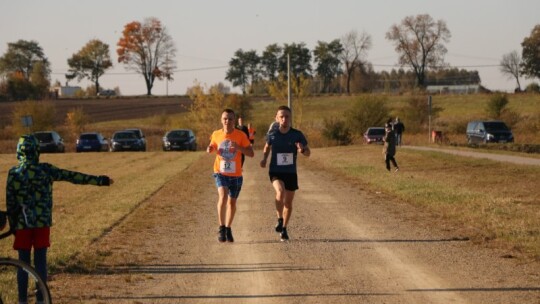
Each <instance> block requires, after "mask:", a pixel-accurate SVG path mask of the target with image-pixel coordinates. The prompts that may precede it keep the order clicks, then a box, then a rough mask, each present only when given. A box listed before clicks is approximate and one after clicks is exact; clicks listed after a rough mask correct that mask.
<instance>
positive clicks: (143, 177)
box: [0, 152, 203, 268]
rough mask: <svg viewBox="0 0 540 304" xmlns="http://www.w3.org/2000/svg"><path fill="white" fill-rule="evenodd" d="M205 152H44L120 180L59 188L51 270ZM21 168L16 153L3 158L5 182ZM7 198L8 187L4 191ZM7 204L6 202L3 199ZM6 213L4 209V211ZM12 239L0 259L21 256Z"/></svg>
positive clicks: (0, 248)
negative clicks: (12, 170) (12, 169)
mask: <svg viewBox="0 0 540 304" xmlns="http://www.w3.org/2000/svg"><path fill="white" fill-rule="evenodd" d="M201 155H203V154H202V153H201V152H170V153H165V152H147V153H137V152H124V153H82V154H74V153H67V154H43V155H42V156H41V161H42V162H50V163H52V164H54V165H56V166H58V167H60V168H64V169H69V170H75V171H80V172H84V173H88V174H93V175H108V176H110V177H111V178H113V179H114V181H115V182H114V185H112V186H111V187H96V186H90V185H73V184H70V183H66V182H56V183H55V184H54V195H53V196H54V207H53V227H52V230H51V242H52V247H51V250H50V252H49V261H50V264H51V267H52V268H54V267H55V265H62V264H64V263H66V261H67V260H68V259H69V258H70V257H72V256H74V255H75V254H77V253H78V252H79V251H80V250H82V249H83V248H85V247H87V246H89V245H90V244H91V243H92V240H94V239H96V238H98V237H99V236H101V235H102V234H104V233H105V232H106V231H108V230H109V229H110V228H111V227H113V226H114V225H115V223H117V222H118V221H120V220H121V219H122V218H123V217H125V216H126V215H127V214H129V213H130V212H131V211H132V210H134V208H136V207H137V206H138V205H139V204H141V203H142V202H144V201H145V200H146V199H147V198H148V197H150V196H151V195H152V194H153V193H155V192H156V191H157V190H159V189H160V188H161V187H162V186H163V185H164V184H165V183H167V182H168V181H169V180H171V179H173V178H174V177H175V176H176V175H178V174H179V173H180V172H181V171H183V170H184V169H186V168H187V167H188V166H189V165H190V164H191V163H192V162H193V161H195V160H196V159H198V158H199V157H200V156H201ZM15 164H16V159H15V155H7V154H4V155H0V184H2V185H5V183H6V177H7V171H8V170H9V168H10V167H12V166H13V165H15ZM0 189H1V190H0V196H1V197H3V198H5V195H6V194H5V186H3V187H1V188H0ZM2 201H3V200H2ZM1 209H2V210H5V205H4V207H2V208H1ZM11 246H12V239H11V238H10V239H9V240H4V241H3V242H1V243H0V256H15V252H14V251H13V250H12V249H11Z"/></svg>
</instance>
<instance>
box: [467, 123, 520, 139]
mask: <svg viewBox="0 0 540 304" xmlns="http://www.w3.org/2000/svg"><path fill="white" fill-rule="evenodd" d="M492 142H496V143H507V142H514V135H513V134H512V130H510V128H508V126H507V125H506V124H505V123H504V122H502V121H500V120H490V121H479V120H477V121H471V122H469V123H468V124H467V143H469V144H473V143H492Z"/></svg>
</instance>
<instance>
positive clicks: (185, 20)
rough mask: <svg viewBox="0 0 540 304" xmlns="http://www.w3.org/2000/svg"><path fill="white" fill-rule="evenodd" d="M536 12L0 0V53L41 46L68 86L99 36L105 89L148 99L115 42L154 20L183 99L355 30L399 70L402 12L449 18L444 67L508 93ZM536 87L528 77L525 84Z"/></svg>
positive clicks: (456, 0) (383, 64)
mask: <svg viewBox="0 0 540 304" xmlns="http://www.w3.org/2000/svg"><path fill="white" fill-rule="evenodd" d="M539 12H540V1H539V0H515V1H510V0H453V1H439V0H431V1H428V0H407V1H402V0H395V1H390V0H377V1H361V0H333V1H329V0H326V1H319V0H267V1H262V0H242V1H238V0H227V1H224V0H212V1H210V0H208V1H204V0H187V1H182V0H177V1H162V0H154V1H140V0H130V1H126V0H109V1H103V0H94V1H73V0H70V1H68V0H51V1H38V0H17V1H7V0H6V1H2V2H0V55H3V54H4V53H5V51H6V49H7V43H8V42H15V41H17V40H19V39H24V40H35V41H37V42H38V43H39V44H40V45H41V47H42V48H43V49H44V52H45V54H46V56H47V57H48V58H49V60H50V62H51V68H52V72H53V75H52V81H55V80H59V81H60V82H62V83H65V77H64V74H65V73H66V71H67V69H68V66H67V58H69V57H71V56H72V54H73V53H76V52H77V51H78V50H80V49H81V48H82V47H83V46H84V45H85V44H86V43H87V42H88V41H89V40H91V39H100V40H101V41H103V42H104V43H107V44H109V46H110V49H111V56H112V58H113V61H114V68H113V69H111V70H109V71H108V73H107V74H105V75H104V76H103V77H102V78H101V81H100V83H101V84H102V86H104V87H105V88H114V87H116V86H118V87H120V90H121V92H122V93H123V94H126V95H132V94H145V93H146V86H145V84H144V80H143V78H142V76H139V75H130V74H127V72H128V71H127V70H126V69H125V68H124V66H123V65H121V64H118V63H117V55H116V43H117V41H118V39H119V38H120V34H121V32H122V30H123V28H124V25H125V24H127V23H129V22H131V21H143V20H144V19H145V18H147V17H156V18H158V19H160V20H161V21H162V23H163V25H165V26H166V27H167V28H168V31H169V34H170V35H171V36H172V37H173V40H174V41H175V44H176V47H177V49H178V52H177V58H176V59H177V66H178V69H179V71H178V72H176V73H175V75H174V79H175V80H174V81H173V82H169V84H168V89H169V94H184V93H185V91H186V88H187V87H189V86H191V85H193V83H194V81H195V80H198V81H199V82H200V83H202V84H206V85H208V86H209V85H213V84H216V83H218V82H223V83H224V84H226V85H229V86H230V83H228V82H227V81H226V80H225V79H224V78H225V72H226V70H227V68H226V66H227V65H228V62H229V60H230V59H231V58H232V56H233V55H234V52H235V51H236V50H238V49H240V48H241V49H243V50H256V51H257V52H258V54H261V52H262V51H263V50H264V48H265V47H266V46H267V45H269V44H272V43H278V44H280V45H282V44H283V43H293V42H294V43H300V42H304V43H305V44H306V45H307V46H308V48H310V50H313V47H314V46H315V45H316V43H317V41H326V42H330V41H331V40H333V39H338V38H341V37H342V36H343V35H344V34H346V33H347V32H349V31H351V30H358V31H359V32H362V31H365V32H367V33H368V34H370V35H371V36H372V39H373V47H372V48H371V50H369V52H368V57H367V59H368V60H369V61H370V62H371V63H372V64H373V65H374V67H375V69H376V70H377V71H379V70H390V69H391V67H387V65H393V64H396V63H397V58H398V56H397V54H396V52H395V50H394V47H393V45H392V44H391V43H390V42H389V41H387V40H386V39H385V33H386V32H387V31H388V29H389V28H390V26H392V25H393V24H397V23H400V22H401V20H403V18H404V17H406V16H410V15H417V14H429V15H431V17H433V19H435V20H444V21H446V23H447V26H448V28H449V30H450V32H451V34H452V38H451V40H450V42H449V43H448V44H447V45H446V46H447V49H448V54H447V55H446V57H445V61H446V62H447V63H449V64H450V65H451V66H456V67H462V68H466V69H468V70H478V71H479V72H480V77H481V79H482V84H483V85H484V86H486V87H488V88H489V89H493V90H504V91H512V90H513V89H514V88H515V85H516V84H515V80H509V79H507V78H506V77H504V76H503V75H502V74H501V73H500V72H499V68H498V67H496V65H498V64H499V62H500V60H501V58H502V56H503V55H504V54H506V53H509V52H511V51H513V50H517V51H518V52H520V53H521V42H522V41H523V39H524V38H525V37H527V36H529V35H530V32H531V30H532V29H533V27H534V26H535V25H536V24H540V15H539ZM531 81H532V80H526V79H523V82H522V86H523V85H524V84H526V83H529V82H531ZM536 81H538V79H537V80H536ZM88 84H89V83H88V82H86V81H82V82H81V83H77V81H72V82H71V83H70V85H80V86H82V87H86V86H87V85H88ZM152 92H153V93H154V94H156V95H160V94H165V92H166V85H165V82H160V81H158V82H156V83H155V85H154V89H153V91H152Z"/></svg>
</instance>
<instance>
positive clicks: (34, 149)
mask: <svg viewBox="0 0 540 304" xmlns="http://www.w3.org/2000/svg"><path fill="white" fill-rule="evenodd" d="M17 160H18V161H19V164H21V165H30V164H37V163H39V141H38V139H37V138H36V137H35V136H34V135H32V134H26V135H23V136H21V138H19V143H18V144H17Z"/></svg>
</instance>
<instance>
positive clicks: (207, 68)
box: [51, 65, 229, 75]
mask: <svg viewBox="0 0 540 304" xmlns="http://www.w3.org/2000/svg"><path fill="white" fill-rule="evenodd" d="M228 67H229V66H228V65H222V66H215V67H204V68H193V69H179V70H174V71H172V72H173V73H183V72H193V71H207V70H220V69H225V68H228ZM67 72H68V71H65V72H52V73H51V75H63V74H66V73H67ZM140 74H141V73H139V72H107V73H106V75H140ZM104 75H105V74H104Z"/></svg>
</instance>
